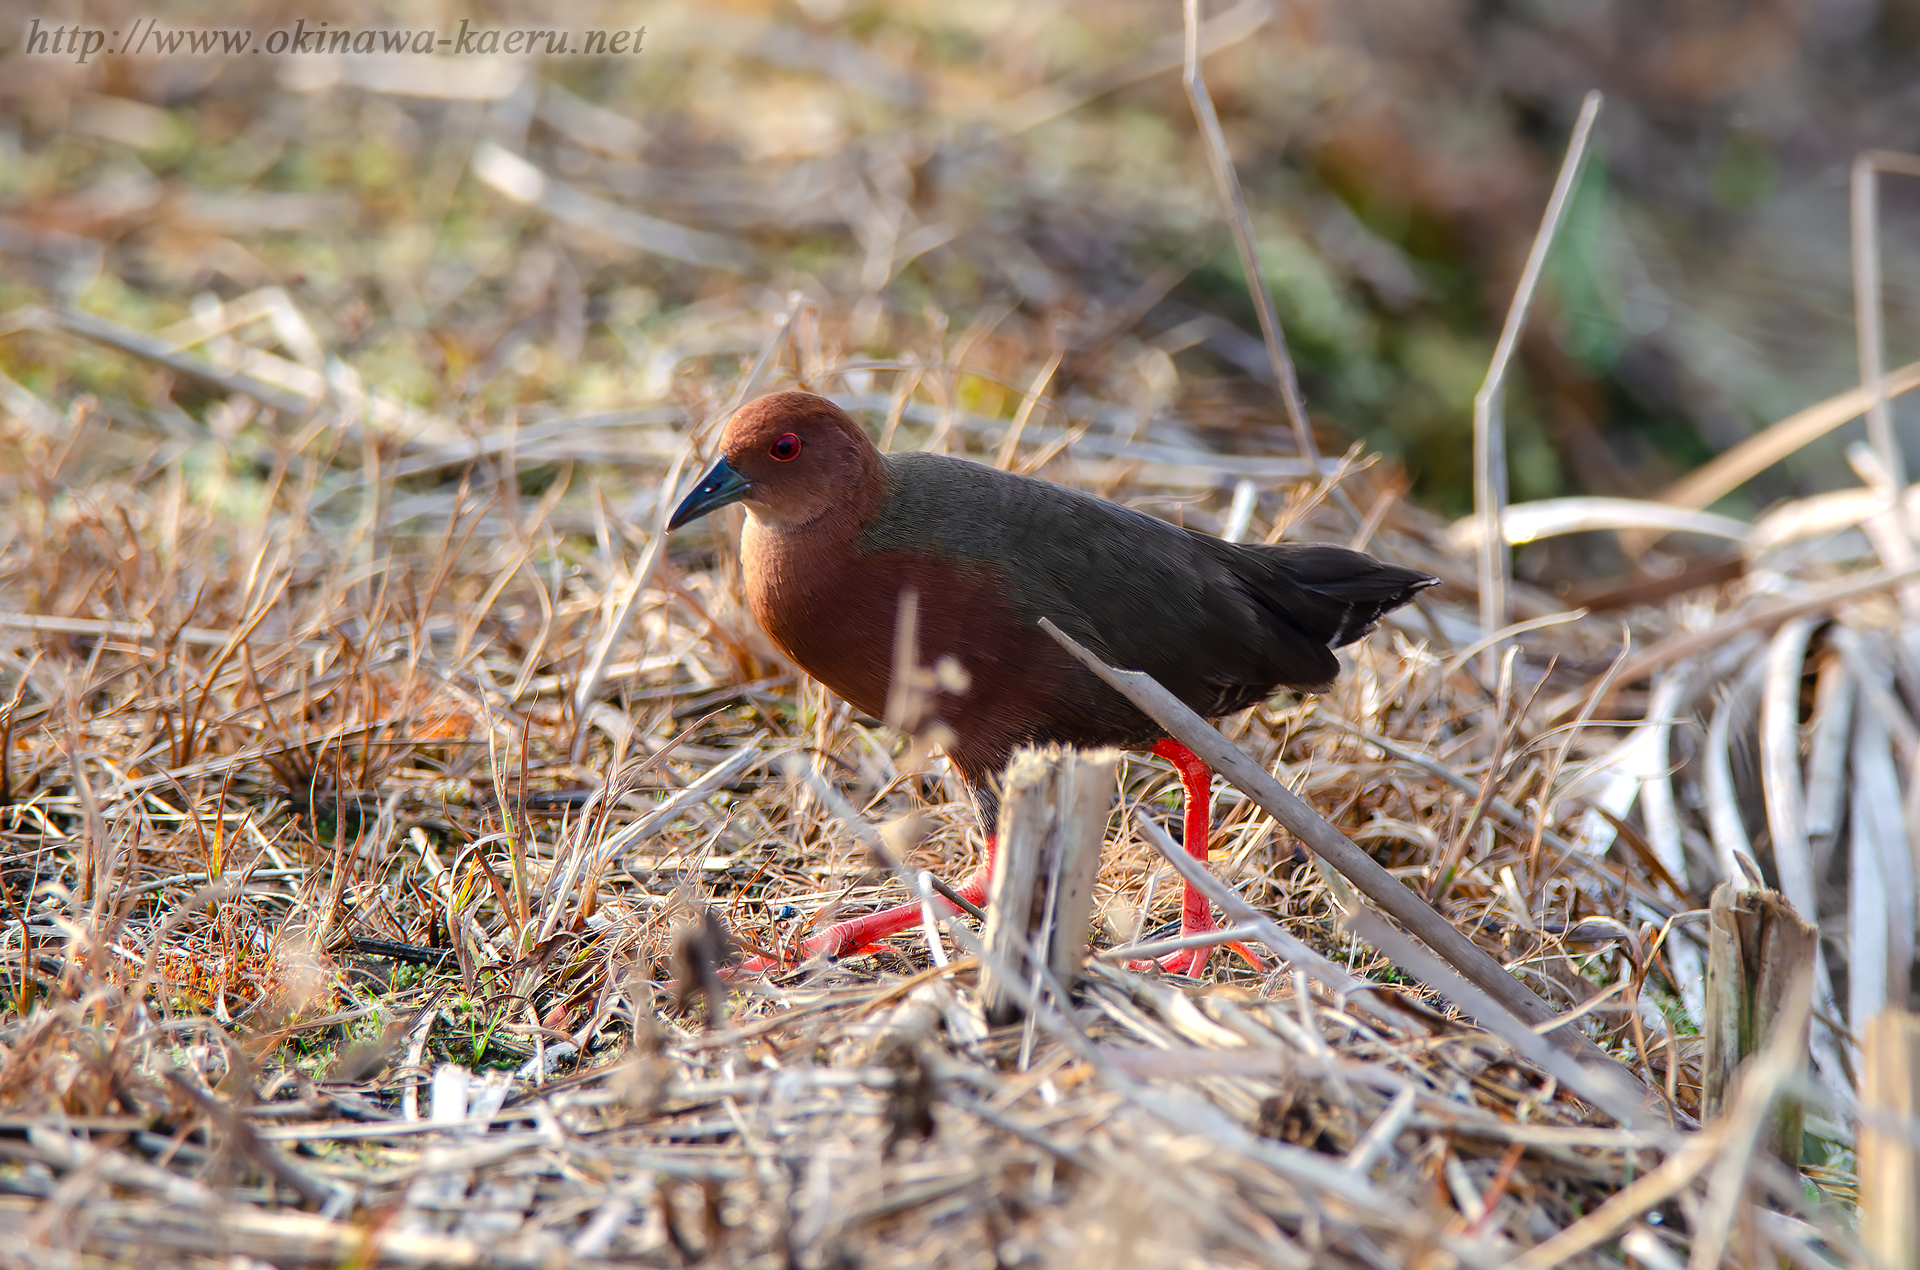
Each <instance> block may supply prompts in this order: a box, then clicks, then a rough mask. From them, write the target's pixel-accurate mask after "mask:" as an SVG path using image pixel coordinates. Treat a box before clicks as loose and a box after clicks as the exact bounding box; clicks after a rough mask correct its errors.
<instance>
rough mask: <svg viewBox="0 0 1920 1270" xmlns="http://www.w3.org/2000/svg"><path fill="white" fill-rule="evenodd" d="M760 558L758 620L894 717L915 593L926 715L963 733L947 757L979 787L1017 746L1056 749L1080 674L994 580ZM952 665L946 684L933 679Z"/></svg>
mask: <svg viewBox="0 0 1920 1270" xmlns="http://www.w3.org/2000/svg"><path fill="white" fill-rule="evenodd" d="M759 548H760V549H759V550H757V551H753V550H750V551H749V552H748V553H747V556H746V563H747V568H746V582H747V599H748V604H749V606H750V607H751V608H752V610H753V614H754V616H755V617H756V618H757V619H759V621H760V624H761V626H762V627H764V628H765V630H766V632H767V634H768V635H769V636H771V637H772V638H773V640H774V642H775V643H777V644H779V645H780V647H781V648H782V649H784V650H785V651H786V653H787V655H788V656H790V657H792V658H793V660H794V661H795V662H797V663H798V664H799V665H800V666H801V667H802V668H803V669H805V670H806V671H807V673H808V674H810V675H812V676H813V677H814V678H816V679H818V680H819V681H820V682H821V683H823V684H825V685H826V686H827V687H829V688H831V689H832V690H833V691H834V692H836V693H838V694H839V695H840V696H841V697H844V698H845V699H846V700H847V701H849V702H851V703H852V704H853V706H854V707H855V708H857V709H859V710H861V711H863V712H865V713H866V714H869V715H872V716H873V717H875V718H886V713H887V707H888V689H889V686H890V683H891V680H892V668H893V666H894V665H895V662H896V656H897V655H898V654H896V642H897V641H898V639H899V638H900V632H901V613H902V608H903V603H902V602H903V597H904V596H906V595H907V594H909V593H910V594H912V596H913V597H914V599H913V606H914V639H913V647H912V649H911V650H902V652H906V651H910V652H911V658H912V661H911V664H912V665H913V666H914V667H916V669H918V670H919V671H921V672H922V675H923V676H924V678H923V679H922V680H921V681H920V683H919V691H920V693H921V694H922V696H921V698H920V704H921V706H922V709H921V710H920V711H918V712H917V713H919V715H920V718H921V721H922V722H923V723H928V724H931V723H938V724H939V725H941V726H942V727H943V728H945V729H946V730H947V732H948V733H950V734H951V739H950V743H949V745H948V747H947V748H948V750H949V753H951V754H952V755H953V756H954V759H955V761H956V762H957V763H958V764H959V765H960V767H961V769H962V772H963V774H964V775H966V776H967V777H968V779H969V780H974V781H976V782H977V781H978V780H980V779H982V778H985V777H990V776H992V775H994V774H996V773H997V772H998V770H999V768H1000V766H1001V765H1002V764H1004V762H1005V761H1006V757H1007V755H1008V754H1009V753H1010V752H1011V750H1012V749H1013V747H1014V746H1016V745H1019V744H1021V743H1024V742H1027V741H1034V740H1047V739H1052V737H1051V733H1052V732H1053V731H1054V728H1053V727H1052V726H1050V724H1051V717H1052V716H1053V715H1054V714H1055V713H1057V711H1058V706H1057V704H1056V699H1057V697H1058V693H1059V689H1060V687H1061V684H1062V680H1063V679H1065V678H1071V677H1073V673H1074V672H1075V671H1077V670H1078V667H1077V665H1072V664H1071V663H1068V662H1067V660H1066V657H1065V654H1064V653H1062V652H1061V651H1060V649H1059V648H1058V646H1057V645H1055V644H1054V643H1053V641H1052V640H1050V639H1048V638H1047V637H1046V635H1045V633H1044V632H1042V631H1041V630H1040V629H1039V628H1038V626H1037V625H1035V624H1034V623H1033V622H1031V621H1029V620H1027V619H1025V618H1023V617H1021V616H1020V615H1019V614H1018V613H1016V612H1015V611H1014V610H1013V609H1012V607H1011V606H1010V605H1009V604H1008V603H1007V601H1006V599H1005V596H1004V590H1003V588H1002V587H1001V586H1000V585H999V584H998V583H997V580H996V579H995V578H994V577H993V576H992V575H991V574H990V573H986V572H984V571H966V572H963V571H961V570H959V569H956V568H954V567H953V566H952V565H950V564H949V563H948V562H946V561H944V560H942V559H940V558H938V557H933V556H913V557H901V556H897V555H891V554H877V555H867V556H857V555H852V554H851V553H849V554H848V555H846V556H843V557H841V558H839V559H836V560H834V561H832V562H831V563H829V562H826V561H821V560H817V559H816V560H812V561H807V562H805V563H804V565H803V563H802V562H801V561H798V560H795V559H793V558H792V557H791V556H790V555H788V554H787V553H785V552H782V551H780V550H778V549H769V544H759ZM948 659H950V661H951V666H950V668H949V669H948V671H947V672H946V673H945V674H944V675H943V676H941V679H940V681H938V682H936V680H935V676H934V675H933V674H931V673H927V672H932V671H935V670H936V668H937V667H939V666H940V664H941V662H942V661H943V660H948ZM953 668H957V669H958V670H959V671H960V672H961V674H960V676H958V677H956V676H954V675H953V674H952V669H953ZM961 681H964V687H962V686H961ZM1063 739H1064V738H1063Z"/></svg>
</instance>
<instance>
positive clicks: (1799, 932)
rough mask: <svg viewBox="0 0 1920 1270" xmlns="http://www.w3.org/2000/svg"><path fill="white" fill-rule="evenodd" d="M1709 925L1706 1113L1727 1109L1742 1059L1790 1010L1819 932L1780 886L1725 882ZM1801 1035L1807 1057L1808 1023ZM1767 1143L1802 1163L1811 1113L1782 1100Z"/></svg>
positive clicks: (1792, 1162)
mask: <svg viewBox="0 0 1920 1270" xmlns="http://www.w3.org/2000/svg"><path fill="white" fill-rule="evenodd" d="M1708 912H1709V916H1708V927H1707V991H1706V1018H1705V1020H1704V1022H1703V1025H1702V1028H1701V1031H1702V1033H1703V1034H1704V1035H1703V1039H1704V1041H1705V1046H1704V1055H1703V1060H1702V1065H1703V1071H1702V1080H1701V1086H1702V1088H1701V1106H1700V1111H1701V1119H1702V1120H1711V1119H1713V1118H1715V1117H1717V1116H1719V1115H1720V1114H1721V1113H1722V1112H1724V1111H1725V1110H1726V1109H1727V1106H1728V1104H1729V1103H1730V1101H1731V1099H1732V1097H1733V1089H1734V1079H1735V1077H1736V1075H1737V1074H1738V1073H1739V1070H1740V1067H1741V1064H1743V1063H1744V1062H1745V1061H1746V1060H1747V1059H1749V1058H1751V1057H1752V1056H1753V1055H1755V1054H1757V1053H1759V1052H1760V1051H1761V1050H1763V1049H1765V1048H1766V1047H1767V1044H1768V1042H1769V1041H1771V1040H1772V1038H1773V1034H1774V1032H1775V1030H1776V1028H1777V1027H1778V1024H1779V1020H1780V1018H1781V1016H1782V1015H1783V1014H1785V1013H1787V1012H1788V1011H1787V1006H1788V997H1789V995H1790V991H1791V989H1792V986H1793V984H1794V981H1795V978H1796V976H1799V975H1802V974H1805V973H1807V972H1808V968H1809V967H1810V966H1811V965H1812V964H1813V955H1814V949H1815V948H1816V947H1817V946H1818V945H1819V941H1820V936H1819V933H1818V932H1817V931H1816V930H1815V929H1814V928H1813V927H1812V926H1811V925H1810V924H1809V923H1807V922H1806V921H1804V920H1803V919H1802V918H1801V917H1800V915H1799V914H1798V913H1797V912H1795V911H1794V908H1793V905H1792V904H1790V903H1788V901H1787V898H1786V897H1785V896H1784V895H1781V894H1780V893H1779V892H1778V891H1760V890H1749V889H1743V888H1739V887H1736V886H1735V885H1734V884H1733V883H1731V882H1722V883H1721V884H1720V885H1719V886H1717V887H1715V888H1714V891H1713V899H1712V901H1711V904H1710V907H1709V910H1708ZM1800 1026H1801V1029H1802V1035H1801V1036H1800V1038H1799V1040H1798V1049H1799V1055H1800V1062H1801V1063H1802V1064H1804V1063H1805V1061H1806V1052H1807V1037H1806V1035H1805V1030H1806V1023H1805V1021H1804V1020H1803V1021H1802V1023H1801V1025H1800ZM1773 1114H1774V1121H1773V1124H1772V1126H1771V1128H1770V1130H1769V1131H1768V1133H1767V1134H1766V1135H1765V1136H1764V1137H1763V1138H1762V1141H1763V1142H1764V1143H1765V1145H1766V1146H1767V1148H1768V1150H1770V1151H1771V1152H1772V1153H1773V1154H1774V1155H1775V1156H1776V1157H1778V1158H1779V1159H1780V1160H1781V1161H1782V1162H1783V1163H1785V1164H1786V1165H1788V1166H1789V1167H1790V1168H1796V1169H1797V1168H1799V1166H1800V1134H1801V1129H1802V1126H1803V1122H1804V1120H1805V1111H1804V1109H1803V1108H1802V1107H1801V1106H1800V1104H1799V1103H1798V1102H1795V1101H1793V1100H1792V1099H1782V1100H1781V1101H1780V1102H1778V1103H1777V1104H1776V1106H1775V1110H1774V1113H1773Z"/></svg>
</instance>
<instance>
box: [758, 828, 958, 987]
mask: <svg viewBox="0 0 1920 1270" xmlns="http://www.w3.org/2000/svg"><path fill="white" fill-rule="evenodd" d="M994 843H995V840H994V839H993V838H988V839H987V859H986V863H984V864H982V865H981V866H980V867H979V868H977V869H975V870H974V871H973V876H972V877H970V878H968V879H967V880H966V881H965V882H962V883H961V884H960V885H959V886H957V887H955V888H954V889H955V890H957V891H959V892H960V894H961V895H962V896H964V897H965V898H966V900H967V901H968V902H969V903H971V904H975V905H978V906H979V907H981V908H985V907H986V904H987V880H988V879H989V878H991V877H992V876H993V849H994ZM933 911H934V912H936V913H940V914H947V913H952V912H956V911H957V910H956V909H955V908H954V905H953V902H952V901H951V900H949V899H947V898H946V897H945V896H943V895H935V896H934V897H933ZM919 924H920V901H918V900H914V901H912V902H911V903H907V904H897V905H895V906H894V907H892V908H883V909H881V910H880V911H879V912H877V913H868V914H866V915H865V916H863V917H849V918H847V919H846V920H845V921H839V922H835V923H834V924H833V925H831V926H829V927H827V928H826V929H825V930H823V931H816V932H815V933H814V934H812V935H809V936H808V937H807V940H806V942H805V943H803V944H801V945H800V952H799V954H798V955H797V956H796V957H795V958H794V960H796V961H805V960H807V959H808V958H810V957H815V956H818V955H819V954H821V953H825V954H827V956H829V957H844V956H846V955H848V954H849V953H859V952H866V951H868V950H869V949H871V948H873V947H874V946H875V945H877V944H878V943H879V942H880V941H881V940H883V939H887V938H889V937H891V936H893V935H898V934H899V933H900V932H901V931H903V930H906V929H907V928H908V927H911V926H918V925H919ZM773 965H774V963H773V962H771V961H769V960H768V959H767V958H765V957H754V958H752V959H751V960H749V961H746V962H744V963H742V964H741V966H740V967H739V969H738V970H736V971H735V972H734V973H735V974H743V975H744V974H757V973H758V972H760V971H762V970H766V969H768V968H770V967H771V966H773Z"/></svg>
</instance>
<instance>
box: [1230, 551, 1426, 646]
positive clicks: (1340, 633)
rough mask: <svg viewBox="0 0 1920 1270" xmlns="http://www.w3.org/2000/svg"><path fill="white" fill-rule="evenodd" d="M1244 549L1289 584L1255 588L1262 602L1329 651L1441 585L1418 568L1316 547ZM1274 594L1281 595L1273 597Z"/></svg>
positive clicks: (1369, 629)
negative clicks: (1278, 586)
mask: <svg viewBox="0 0 1920 1270" xmlns="http://www.w3.org/2000/svg"><path fill="white" fill-rule="evenodd" d="M1249 550H1250V552H1251V554H1253V555H1254V556H1256V557H1257V558H1258V559H1259V560H1260V561H1261V563H1262V564H1265V565H1266V566H1268V569H1270V570H1271V571H1272V573H1274V574H1277V575H1279V577H1280V578H1283V579H1284V580H1285V581H1286V582H1287V583H1290V584H1291V585H1290V586H1286V587H1283V588H1271V587H1263V588H1259V590H1260V592H1261V596H1260V598H1261V600H1262V601H1263V602H1265V603H1267V604H1268V605H1269V607H1271V608H1273V609H1274V611H1275V612H1277V613H1279V615H1280V616H1282V617H1284V618H1286V619H1287V620H1288V621H1289V622H1291V623H1293V624H1294V625H1295V626H1297V627H1299V628H1300V629H1301V630H1303V631H1305V632H1306V633H1307V634H1308V635H1310V636H1312V637H1313V638H1314V639H1315V640H1318V641H1320V642H1323V643H1324V644H1326V646H1327V647H1328V648H1339V647H1341V646H1343V645H1346V644H1351V643H1352V642H1353V641H1354V640H1356V639H1359V638H1360V637H1362V636H1363V635H1365V634H1366V633H1367V632H1368V631H1371V630H1372V629H1373V626H1374V623H1376V622H1378V621H1379V620H1380V619H1381V618H1382V617H1384V616H1386V615H1387V614H1388V613H1391V612H1392V611H1393V610H1395V609H1397V608H1399V607H1400V606H1401V605H1402V604H1405V603H1406V602H1407V601H1408V600H1411V599H1412V598H1413V597H1414V596H1415V595H1417V594H1419V593H1420V592H1421V591H1424V590H1426V589H1427V588H1428V587H1430V586H1436V585H1438V584H1439V581H1440V579H1438V578H1434V577H1429V576H1428V575H1427V574H1424V573H1421V572H1420V571H1419V570H1417V569H1406V568H1402V567H1401V566H1399V565H1397V564H1387V563H1385V562H1383V561H1379V560H1375V559H1374V558H1373V557H1372V556H1369V555H1366V554H1365V553H1363V552H1359V551H1349V550H1347V549H1346V548H1345V547H1329V546H1325V545H1323V544H1321V543H1280V544H1277V545H1275V546H1271V547H1255V548H1251V549H1249ZM1263 572H1265V570H1263ZM1249 580H1250V581H1251V579H1249ZM1276 590H1278V591H1279V592H1280V593H1279V594H1275V593H1274V592H1275V591H1276Z"/></svg>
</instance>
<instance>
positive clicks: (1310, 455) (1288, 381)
mask: <svg viewBox="0 0 1920 1270" xmlns="http://www.w3.org/2000/svg"><path fill="white" fill-rule="evenodd" d="M1186 21H1187V57H1186V67H1185V69H1184V71H1183V72H1182V73H1181V76H1180V82H1181V83H1182V85H1184V86H1185V88H1186V90H1187V101H1188V102H1189V103H1191V104H1192V106H1193V117H1194V119H1195V120H1196V121H1198V123H1199V124H1200V135H1201V137H1203V138H1204V139H1205V140H1206V143H1207V144H1206V150H1207V166H1208V167H1210V168H1212V169H1213V182H1214V184H1215V185H1217V186H1218V187H1219V189H1220V201H1221V202H1222V203H1225V204H1226V211H1227V224H1228V225H1229V226H1231V227H1232V229H1233V245H1234V246H1235V247H1236V248H1237V249H1238V250H1239V252H1240V268H1241V270H1242V271H1243V272H1244V273H1245V274H1246V275H1247V290H1248V291H1249V292H1251V293H1252V295H1253V309H1254V312H1255V313H1257V314H1259V316H1260V338H1261V339H1263V340H1265V341H1266V345H1267V361H1268V362H1270V363H1272V366H1273V378H1274V381H1275V382H1276V383H1277V384H1278V386H1279V390H1280V402H1281V404H1282V405H1283V406H1285V407H1286V410H1287V422H1288V423H1290V424H1292V425H1293V440H1294V445H1295V446H1297V447H1298V448H1299V451H1300V457H1301V458H1303V459H1305V460H1306V461H1307V462H1308V464H1310V465H1311V468H1312V470H1313V471H1314V472H1315V473H1318V472H1319V470H1320V450H1319V447H1317V446H1315V445H1314V443H1313V424H1312V423H1311V422H1309V421H1308V419H1307V403H1306V400H1305V399H1304V398H1302V397H1301V395H1300V379H1299V377H1298V376H1297V375H1295V374H1294V370H1293V355H1292V354H1290V353H1289V352H1288V351H1287V337H1286V335H1285V334H1284V333H1283V332H1282V331H1281V329H1280V317H1279V315H1278V314H1277V313H1275V312H1274V308H1273V293H1272V292H1271V291H1269V290H1267V280H1266V278H1265V276H1264V275H1262V274H1261V272H1260V257H1259V256H1258V255H1257V254H1255V252H1254V247H1253V220H1252V218H1251V217H1249V216H1248V215H1247V200H1246V198H1245V196H1244V195H1242V194H1241V192H1240V177H1239V174H1238V173H1236V172H1235V171H1234V168H1233V157H1232V156H1231V155H1230V154H1228V153H1227V137H1226V134H1225V133H1224V132H1222V131H1221V130H1220V116H1219V115H1218V114H1217V113H1215V111H1214V109H1213V95H1212V94H1211V93H1209V92H1208V91H1207V81H1206V78H1205V77H1204V76H1203V75H1201V73H1200V0H1186ZM1333 498H1334V502H1336V503H1337V504H1339V506H1340V509H1341V510H1342V511H1344V512H1346V514H1347V518H1348V519H1349V520H1350V521H1352V523H1353V524H1354V525H1356V526H1358V525H1359V524H1360V512H1359V509H1358V508H1356V507H1355V506H1354V505H1353V500H1352V499H1350V498H1348V497H1347V493H1346V491H1345V490H1344V489H1341V488H1340V487H1338V486H1335V487H1334V491H1333Z"/></svg>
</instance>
